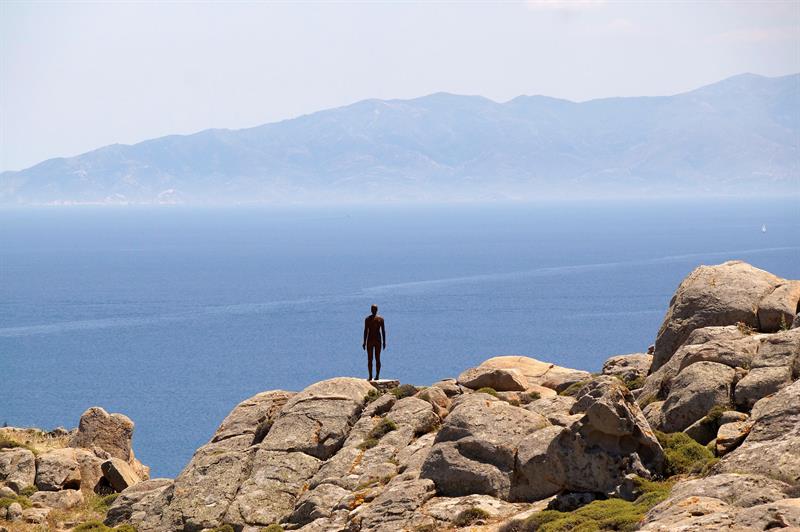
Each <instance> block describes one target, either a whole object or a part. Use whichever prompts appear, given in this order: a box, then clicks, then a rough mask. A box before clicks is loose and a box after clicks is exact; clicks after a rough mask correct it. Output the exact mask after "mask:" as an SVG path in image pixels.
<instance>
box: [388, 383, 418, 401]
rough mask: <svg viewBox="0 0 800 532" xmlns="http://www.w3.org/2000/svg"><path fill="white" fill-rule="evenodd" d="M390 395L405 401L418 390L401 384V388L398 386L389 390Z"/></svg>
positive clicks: (409, 385)
mask: <svg viewBox="0 0 800 532" xmlns="http://www.w3.org/2000/svg"><path fill="white" fill-rule="evenodd" d="M389 393H390V394H392V395H394V396H395V397H397V398H398V399H404V398H406V397H411V396H412V395H415V394H416V393H417V388H416V387H415V386H412V385H411V384H401V385H400V386H396V387H394V388H392V389H391V390H389Z"/></svg>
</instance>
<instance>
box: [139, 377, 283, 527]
mask: <svg viewBox="0 0 800 532" xmlns="http://www.w3.org/2000/svg"><path fill="white" fill-rule="evenodd" d="M291 396H292V394H290V393H288V392H284V391H280V390H277V391H270V392H263V393H259V394H257V395H255V396H253V397H251V398H250V399H247V400H245V401H242V402H241V403H239V404H238V405H237V406H236V408H234V409H233V411H231V413H230V414H228V416H227V417H226V418H225V420H224V421H223V422H222V424H220V426H219V428H218V429H217V430H216V432H215V433H214V436H213V437H212V438H211V441H210V442H209V443H207V444H206V445H204V446H203V447H200V448H199V449H198V450H197V451H196V452H195V454H194V456H193V457H192V459H191V460H190V461H189V464H188V465H187V466H186V467H185V468H184V469H183V471H181V473H180V475H178V477H177V478H176V479H175V482H174V486H170V487H169V492H168V495H169V500H168V501H164V497H166V492H165V493H162V494H160V495H158V496H153V497H148V498H145V499H144V500H142V501H141V502H140V503H139V504H140V506H141V507H142V508H143V509H144V508H146V507H147V506H148V505H154V511H153V512H151V513H153V514H154V515H155V514H158V515H161V514H163V517H162V520H163V523H162V522H160V521H157V520H155V519H154V518H152V517H148V519H147V520H144V519H142V520H140V521H139V523H140V525H143V524H144V525H146V526H156V527H161V528H160V529H162V530H163V529H175V530H183V529H189V530H193V529H203V528H213V527H215V526H217V525H218V524H219V523H220V522H221V520H222V518H223V517H224V515H225V513H226V512H227V511H228V507H229V506H230V504H231V502H232V501H233V500H234V498H235V497H236V494H237V492H238V491H239V488H240V486H241V485H242V483H243V482H245V480H247V478H248V476H249V475H250V470H251V467H252V463H253V457H254V455H255V452H256V449H255V448H254V447H253V445H254V444H258V443H259V442H261V441H262V440H263V439H264V437H265V436H266V435H267V434H268V433H269V431H270V430H271V427H272V424H273V422H274V420H275V418H277V416H278V414H279V413H280V411H281V408H282V407H284V406H285V405H286V403H287V400H288V399H289V397H291ZM130 489H131V488H128V490H130ZM128 490H126V491H128ZM162 491H163V490H162Z"/></svg>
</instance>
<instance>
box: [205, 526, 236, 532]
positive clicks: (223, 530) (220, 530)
mask: <svg viewBox="0 0 800 532" xmlns="http://www.w3.org/2000/svg"><path fill="white" fill-rule="evenodd" d="M211 532H236V531H235V530H234V529H233V527H232V526H231V525H220V526H218V527H217V528H212V529H211Z"/></svg>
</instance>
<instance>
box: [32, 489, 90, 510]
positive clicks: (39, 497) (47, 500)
mask: <svg viewBox="0 0 800 532" xmlns="http://www.w3.org/2000/svg"><path fill="white" fill-rule="evenodd" d="M30 500H31V502H32V503H34V504H40V505H42V506H47V507H49V508H57V509H59V510H69V509H70V508H75V507H76V506H78V505H80V504H83V492H81V491H80V490H61V491H37V492H36V493H34V494H33V495H31V497H30Z"/></svg>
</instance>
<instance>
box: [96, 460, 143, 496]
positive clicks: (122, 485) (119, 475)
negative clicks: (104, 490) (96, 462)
mask: <svg viewBox="0 0 800 532" xmlns="http://www.w3.org/2000/svg"><path fill="white" fill-rule="evenodd" d="M100 467H101V469H102V471H103V477H105V479H106V480H107V481H108V483H109V484H111V487H112V488H114V490H115V491H118V492H119V491H123V490H125V489H126V488H129V487H131V486H133V485H134V484H137V483H139V482H141V480H142V479H140V478H139V476H138V475H137V474H136V473H135V472H134V471H133V468H131V466H130V465H129V464H128V462H125V461H123V460H120V459H119V458H111V459H110V460H107V461H105V462H103V464H102V465H101V466H100Z"/></svg>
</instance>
